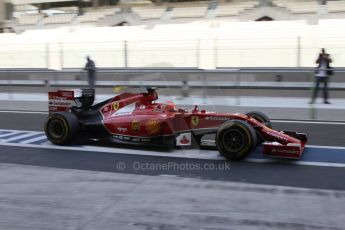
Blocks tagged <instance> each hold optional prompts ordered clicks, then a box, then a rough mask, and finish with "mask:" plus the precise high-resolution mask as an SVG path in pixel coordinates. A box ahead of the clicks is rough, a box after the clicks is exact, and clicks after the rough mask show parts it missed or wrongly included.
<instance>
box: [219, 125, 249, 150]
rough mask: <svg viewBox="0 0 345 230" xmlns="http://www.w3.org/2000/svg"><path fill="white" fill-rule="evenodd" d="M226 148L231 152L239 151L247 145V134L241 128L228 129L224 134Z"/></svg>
mask: <svg viewBox="0 0 345 230" xmlns="http://www.w3.org/2000/svg"><path fill="white" fill-rule="evenodd" d="M223 143H224V148H225V149H226V150H227V151H229V152H239V151H241V150H242V149H243V147H245V143H246V142H245V136H244V135H243V133H242V132H240V131H239V130H235V129H232V130H228V131H226V132H225V133H224V135H223Z"/></svg>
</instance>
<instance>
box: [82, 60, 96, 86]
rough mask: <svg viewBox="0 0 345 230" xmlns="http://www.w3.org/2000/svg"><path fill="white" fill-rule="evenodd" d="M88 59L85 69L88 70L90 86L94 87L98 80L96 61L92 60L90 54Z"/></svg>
mask: <svg viewBox="0 0 345 230" xmlns="http://www.w3.org/2000/svg"><path fill="white" fill-rule="evenodd" d="M86 60H87V62H86V65H85V68H84V70H86V71H87V73H88V82H89V88H91V89H93V88H94V87H95V81H96V65H95V62H94V61H93V60H91V58H90V56H87V57H86Z"/></svg>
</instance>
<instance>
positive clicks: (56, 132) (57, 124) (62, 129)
mask: <svg viewBox="0 0 345 230" xmlns="http://www.w3.org/2000/svg"><path fill="white" fill-rule="evenodd" d="M44 131H45V134H46V136H47V138H48V140H49V141H50V142H52V143H53V144H56V145H67V144H70V143H71V142H72V141H73V140H74V139H75V138H76V137H77V135H78V132H79V121H78V118H77V117H76V116H75V115H74V114H73V113H68V112H59V113H53V114H51V115H49V117H48V118H47V120H46V122H45V125H44Z"/></svg>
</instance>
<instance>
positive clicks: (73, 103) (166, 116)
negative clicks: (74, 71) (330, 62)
mask: <svg viewBox="0 0 345 230" xmlns="http://www.w3.org/2000/svg"><path fill="white" fill-rule="evenodd" d="M94 99H95V92H94V90H93V89H78V90H57V91H54V92H49V117H48V118H47V120H46V122H45V127H44V128H45V133H46V135H47V138H48V139H49V140H50V141H51V142H52V143H54V144H57V145H68V144H70V143H72V142H73V141H74V140H76V139H77V138H79V137H81V136H83V137H86V138H89V139H97V140H108V141H111V142H113V143H119V144H131V145H138V146H156V147H167V148H175V147H179V146H182V147H187V146H200V145H201V144H202V138H203V136H205V135H207V134H215V146H216V148H217V149H218V151H219V152H220V153H221V154H222V155H223V156H224V157H225V158H227V159H230V160H241V159H243V158H245V157H247V156H248V155H249V154H250V153H251V152H252V151H253V150H254V149H255V148H256V147H257V145H259V144H262V145H263V154H264V155H267V156H275V157H284V158H293V159H298V158H299V157H300V156H301V154H302V153H303V150H304V146H305V144H306V142H307V134H305V133H298V132H291V131H276V130H273V129H272V128H271V122H270V119H269V118H268V117H267V116H266V115H265V114H263V113H260V112H250V113H247V114H240V113H217V112H209V111H205V110H199V109H198V106H195V108H194V109H193V110H191V111H187V110H186V109H183V108H178V107H176V105H175V104H174V103H173V102H166V103H157V102H156V101H157V100H158V94H157V91H156V89H154V88H148V89H147V92H145V93H135V94H133V93H122V94H120V95H117V96H114V97H113V98H110V99H108V100H105V101H103V102H100V103H97V104H93V103H94Z"/></svg>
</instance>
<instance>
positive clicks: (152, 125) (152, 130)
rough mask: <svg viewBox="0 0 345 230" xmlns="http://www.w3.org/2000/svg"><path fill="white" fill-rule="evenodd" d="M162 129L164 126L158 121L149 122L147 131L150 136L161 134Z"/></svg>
mask: <svg viewBox="0 0 345 230" xmlns="http://www.w3.org/2000/svg"><path fill="white" fill-rule="evenodd" d="M161 129H162V125H161V122H160V121H157V120H149V121H148V122H147V123H146V130H147V132H148V134H156V133H159V132H160V131H161Z"/></svg>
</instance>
